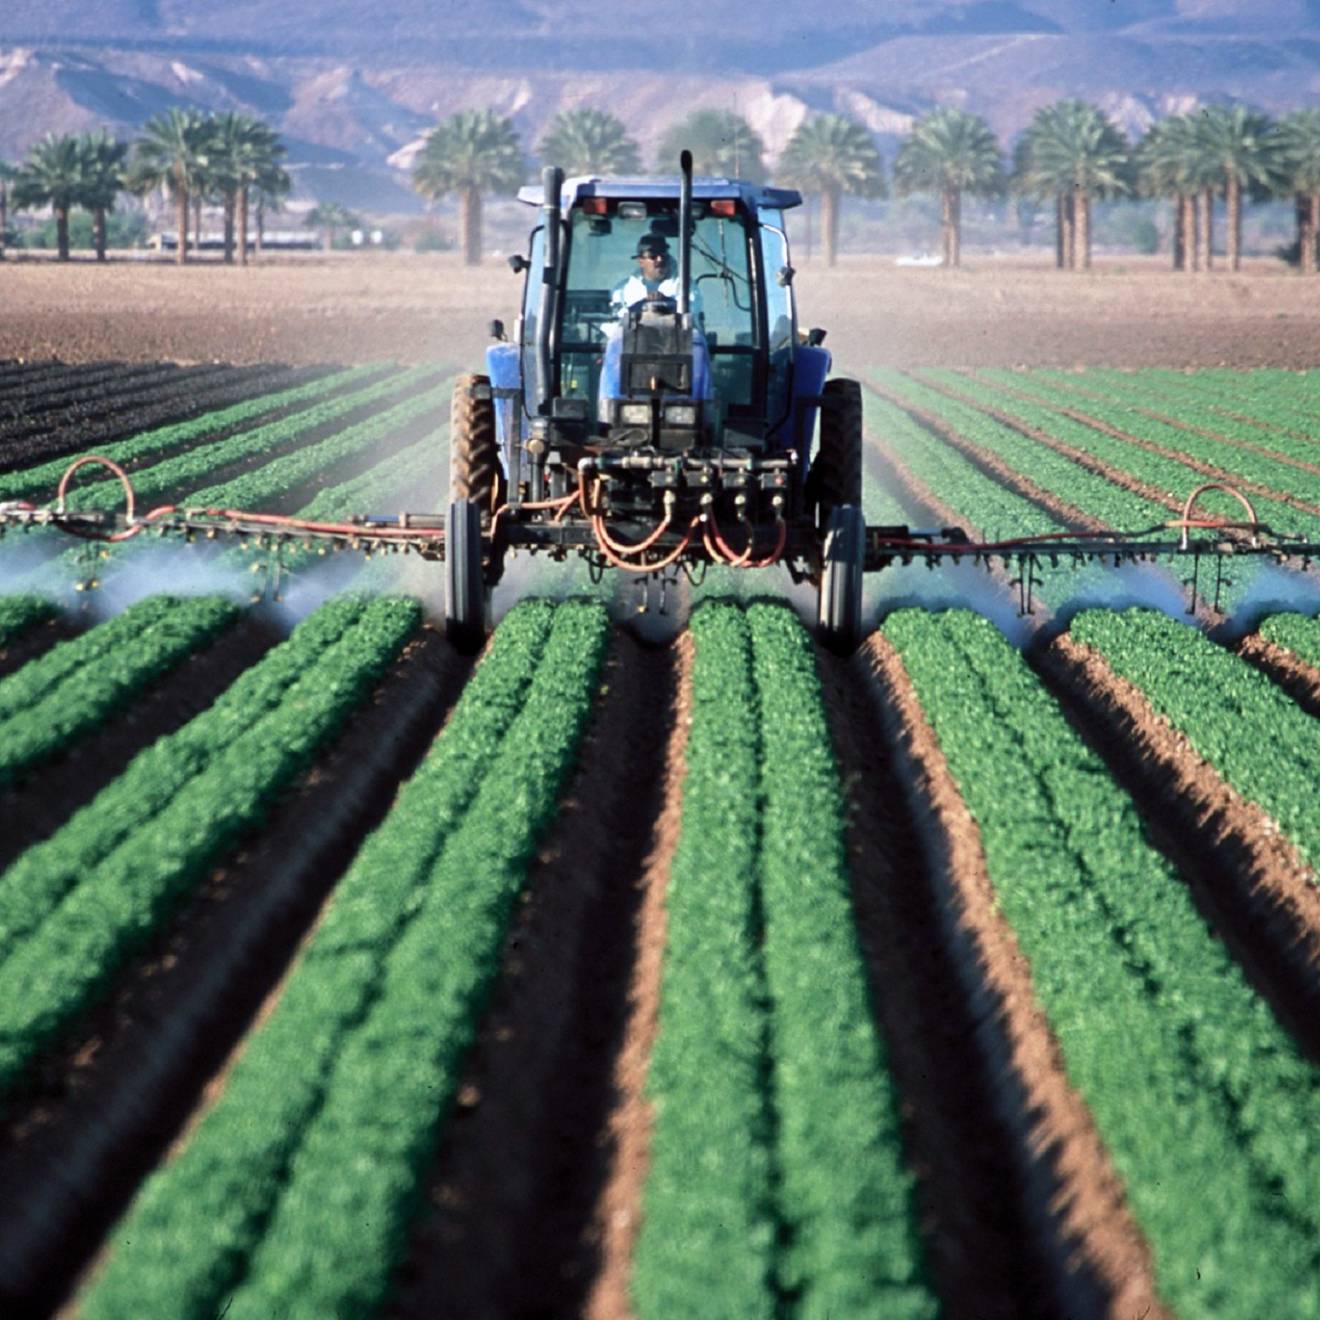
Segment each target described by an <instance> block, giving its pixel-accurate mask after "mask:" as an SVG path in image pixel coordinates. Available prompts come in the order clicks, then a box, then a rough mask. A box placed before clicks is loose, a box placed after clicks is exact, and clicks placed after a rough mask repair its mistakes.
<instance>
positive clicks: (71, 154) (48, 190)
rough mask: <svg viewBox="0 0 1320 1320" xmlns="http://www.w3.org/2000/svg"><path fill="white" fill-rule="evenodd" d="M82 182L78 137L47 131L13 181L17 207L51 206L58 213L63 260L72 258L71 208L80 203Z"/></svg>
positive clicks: (33, 147)
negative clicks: (70, 254) (70, 236)
mask: <svg viewBox="0 0 1320 1320" xmlns="http://www.w3.org/2000/svg"><path fill="white" fill-rule="evenodd" d="M83 182H84V174H83V156H82V153H81V151H79V149H78V139H77V138H75V137H71V136H69V135H68V134H65V135H63V136H61V135H60V134H58V133H47V134H46V136H45V137H44V138H42V139H41V141H40V142H38V143H36V144H35V145H34V146H32V147H30V148H29V149H28V154H27V157H26V159H25V160H24V161H23V164H22V165H21V166H19V170H18V177H17V178H16V179H15V180H14V205H15V206H19V207H34V206H49V207H50V208H51V210H52V211H53V212H54V213H55V236H56V243H57V245H58V247H59V259H60V260H61V261H68V259H69V209H70V207H72V206H74V205H75V204H76V203H77V201H78V199H79V196H80V195H81V192H82V188H83Z"/></svg>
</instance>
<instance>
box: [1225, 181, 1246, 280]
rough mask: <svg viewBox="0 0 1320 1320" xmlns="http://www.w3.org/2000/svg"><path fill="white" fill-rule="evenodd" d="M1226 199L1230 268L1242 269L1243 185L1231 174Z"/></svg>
mask: <svg viewBox="0 0 1320 1320" xmlns="http://www.w3.org/2000/svg"><path fill="white" fill-rule="evenodd" d="M1224 199H1225V201H1226V202H1227V203H1228V268H1229V270H1240V269H1241V268H1242V185H1241V184H1240V183H1239V182H1238V181H1237V178H1236V177H1235V176H1234V175H1232V174H1230V175H1228V177H1227V178H1226V179H1225V180H1224Z"/></svg>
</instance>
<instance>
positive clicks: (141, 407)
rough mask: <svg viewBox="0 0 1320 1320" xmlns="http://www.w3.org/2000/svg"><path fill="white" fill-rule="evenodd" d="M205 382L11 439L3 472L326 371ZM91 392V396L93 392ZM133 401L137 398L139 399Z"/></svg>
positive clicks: (258, 371) (188, 382)
mask: <svg viewBox="0 0 1320 1320" xmlns="http://www.w3.org/2000/svg"><path fill="white" fill-rule="evenodd" d="M207 370H208V372H209V373H210V374H209V375H208V376H206V377H205V378H204V379H200V380H194V379H191V378H189V379H185V380H178V381H176V382H172V383H171V384H169V385H168V386H164V385H162V386H159V387H157V388H156V389H154V390H149V391H145V392H139V393H140V395H141V397H138V398H137V402H125V400H126V399H128V398H129V397H130V396H129V395H117V396H116V397H115V404H114V407H113V410H111V411H109V412H105V411H102V410H101V409H100V405H99V404H98V403H97V402H95V400H92V401H89V403H88V404H87V406H86V408H85V409H84V412H83V415H82V416H80V417H78V418H73V419H69V420H65V421H61V422H56V421H54V420H50V421H48V422H47V423H45V424H43V426H42V427H41V428H40V429H39V430H38V431H37V432H35V433H34V434H30V435H28V436H26V437H24V438H22V439H15V438H12V437H11V438H9V439H6V440H4V441H3V443H0V472H10V471H14V470H16V469H18V468H23V467H31V466H32V465H33V464H36V463H42V462H46V461H48V460H50V459H53V458H60V457H62V456H63V455H65V454H76V453H79V452H80V451H83V450H90V449H95V448H96V447H97V446H98V445H104V444H111V443H113V442H114V441H116V440H123V439H126V438H128V437H129V436H133V435H138V434H140V433H141V432H143V431H150V430H152V429H153V428H154V427H157V426H164V425H167V424H169V423H173V422H185V421H190V420H191V419H192V418H194V417H199V416H201V414H203V413H206V412H211V411H214V410H215V409H218V408H227V407H229V406H230V405H231V404H235V403H242V402H243V401H244V400H245V399H250V398H252V397H253V396H254V395H259V394H264V393H266V392H267V390H268V388H269V389H282V388H284V387H285V386H286V385H292V384H296V383H298V382H300V381H302V380H305V379H308V377H309V375H315V374H321V373H323V372H324V370H325V368H313V369H311V372H309V371H308V369H307V368H302V369H300V370H299V371H298V372H296V373H286V372H285V371H283V370H282V369H278V368H277V369H276V372H275V374H274V375H272V370H271V368H270V367H269V366H262V367H222V368H215V367H212V368H208V369H207ZM89 392H90V391H89ZM132 397H137V396H136V395H134V396H132Z"/></svg>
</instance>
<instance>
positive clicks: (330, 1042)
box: [82, 602, 608, 1317]
mask: <svg viewBox="0 0 1320 1320" xmlns="http://www.w3.org/2000/svg"><path fill="white" fill-rule="evenodd" d="M607 632H608V625H607V619H606V616H605V614H604V612H603V611H602V610H600V609H599V608H598V607H594V606H589V605H584V604H578V603H570V604H568V605H564V606H561V607H559V608H558V609H555V608H553V607H551V606H549V605H547V604H545V603H541V602H534V603H528V604H525V605H523V606H520V607H519V608H518V609H516V610H514V611H513V613H511V614H510V615H509V617H508V618H507V619H506V620H505V621H504V623H503V624H502V625H501V626H500V628H499V629H498V630H497V632H496V634H495V638H494V641H493V643H492V647H491V650H490V652H489V654H488V656H487V658H486V659H485V660H484V661H483V663H482V664H481V665H480V667H479V668H478V669H477V671H476V674H475V675H474V677H473V679H472V680H471V682H470V683H469V684H468V686H467V688H466V689H465V690H464V693H463V696H462V697H461V699H460V701H459V703H458V705H457V707H456V708H455V710H454V713H453V715H452V717H451V719H450V721H449V723H448V725H447V727H446V729H445V731H444V733H443V735H442V736H441V737H440V738H439V740H438V741H437V742H436V744H435V745H434V747H433V749H432V751H431V753H430V755H429V756H428V757H427V759H426V760H425V762H424V763H423V765H422V766H421V768H420V769H419V770H418V772H417V773H416V774H415V775H414V776H413V778H412V779H411V780H410V781H409V783H408V784H407V785H406V786H405V788H404V789H403V791H402V793H401V794H400V797H399V800H398V802H397V804H396V805H395V807H394V809H393V810H392V811H391V812H390V814H389V816H387V817H386V819H385V821H384V822H383V823H382V824H381V826H380V827H379V828H378V829H377V830H376V831H375V833H374V834H373V835H371V836H370V838H369V839H368V840H367V842H366V843H365V844H364V845H363V848H362V850H361V851H360V853H359V855H358V857H357V858H356V860H355V861H354V863H353V865H352V867H351V868H350V870H349V871H348V873H347V874H346V875H345V877H344V879H343V880H342V881H341V882H340V884H339V886H338V888H337V889H336V892H335V896H334V898H333V901H332V902H331V904H330V906H329V908H328V911H327V914H326V916H325V919H324V921H323V922H322V924H321V926H320V927H319V929H318V931H317V933H316V935H315V936H314V938H313V939H312V941H311V942H310V944H309V946H308V948H307V950H306V953H305V954H304V956H303V957H302V959H301V961H300V962H299V964H298V965H297V967H296V968H295V970H294V972H293V974H292V976H291V977H290V978H289V980H288V983H287V985H286V987H285V989H284V992H283V994H282V996H281V998H280V1001H279V1004H278V1006H277V1008H276V1009H275V1011H274V1013H273V1014H272V1015H271V1016H270V1018H269V1019H268V1020H267V1021H266V1022H265V1023H264V1024H263V1025H262V1027H261V1028H260V1029H259V1030H258V1031H256V1032H255V1033H254V1034H253V1035H252V1036H251V1037H250V1038H249V1040H248V1041H247V1043H246V1044H245V1047H244V1050H243V1053H242V1056H241V1057H240V1059H239V1061H238V1064H237V1066H236V1067H235V1069H234V1071H233V1073H232V1075H231V1076H230V1078H229V1079H228V1082H227V1085H226V1088H225V1091H224V1094H223V1097H222V1098H221V1100H220V1102H219V1103H218V1104H217V1105H216V1107H215V1108H214V1109H213V1110H211V1111H210V1113H208V1114H207V1116H206V1117H205V1119H204V1120H203V1121H202V1123H201V1124H200V1125H199V1126H198V1128H197V1130H196V1131H195V1132H194V1133H193V1135H192V1137H191V1139H190V1140H189V1142H188V1144H187V1146H186V1147H185V1149H184V1150H183V1152H182V1153H181V1154H180V1156H179V1157H178V1158H177V1159H176V1160H174V1161H172V1162H171V1163H170V1164H168V1165H167V1166H165V1167H164V1168H163V1169H162V1170H161V1171H159V1172H158V1173H157V1174H155V1175H154V1176H153V1177H152V1178H151V1179H149V1180H148V1182H147V1183H146V1185H145V1186H144V1188H143V1190H142V1192H141V1193H140V1195H139V1197H138V1199H137V1201H136V1202H135V1204H134V1205H133V1207H132V1208H131V1209H130V1211H129V1213H128V1215H127V1216H126V1217H125V1219H124V1220H123V1222H122V1223H121V1224H120V1226H119V1228H118V1229H116V1230H115V1232H114V1234H113V1241H114V1244H115V1245H114V1250H113V1253H112V1254H111V1256H110V1258H109V1262H108V1266H107V1268H106V1269H105V1271H104V1272H103V1274H102V1275H101V1276H100V1277H98V1278H96V1279H94V1280H93V1282H92V1285H91V1287H90V1289H89V1291H88V1293H87V1295H86V1296H85V1298H84V1306H83V1310H82V1314H83V1315H85V1316H88V1317H108V1316H137V1315H141V1314H143V1313H144V1311H146V1312H153V1313H154V1312H155V1311H157V1310H162V1311H168V1312H169V1313H170V1314H172V1315H197V1316H200V1315H209V1314H215V1313H217V1312H218V1311H221V1310H225V1311H226V1313H227V1314H228V1315H230V1316H240V1315H254V1316H262V1317H265V1316H269V1315H282V1316H288V1317H297V1316H309V1317H310V1316H318V1317H319V1316H324V1315H366V1314H370V1313H372V1312H373V1311H374V1310H375V1309H376V1307H377V1306H378V1305H379V1303H380V1301H381V1299H382V1296H383V1294H384V1291H385V1288H386V1286H387V1283H388V1280H389V1277H390V1273H391V1270H392V1266H393V1265H394V1263H395V1261H396V1259H397V1257H398V1254H399V1251H400V1249H401V1246H402V1245H403V1242H404V1234H405V1231H406V1225H407V1219H408V1216H409V1214H410V1212H411V1210H412V1208H413V1207H414V1205H415V1204H416V1196H415V1192H414V1189H415V1186H416V1183H417V1181H418V1179H419V1178H420V1177H421V1176H422V1174H423V1172H424V1169H425V1166H426V1162H427V1160H428V1157H429V1153H430V1151H431V1149H432V1147H433V1143H434V1139H435V1134H436V1130H437V1127H438V1125H439V1124H440V1122H441V1120H442V1119H443V1117H444V1115H445V1114H446V1112H447V1111H448V1109H449V1107H450V1104H451V1102H452V1097H453V1093H454V1090H455V1088H456V1084H457V1081H458V1078H459V1069H460V1068H461V1065H462V1060H463V1056H464V1054H465V1052H466V1050H467V1048H468V1046H469V1045H470V1043H471V1041H472V1039H473V1037H474V1034H475V1031H476V1028H477V1024H478V1022H479V1018H480V1012H481V1006H482V1003H483V1001H484V999H485V996H486V994H487V992H488V989H489V986H490V985H491V983H492V980H493V978H494V976H495V974H496V972H497V971H498V967H499V959H500V950H501V947H502V943H503V937H504V931H505V927H506V925H507V921H508V916H509V912H510V909H511V906H512V903H513V901H514V898H515V897H516V895H517V893H518V891H519V889H520V888H521V885H522V882H523V876H524V874H525V869H526V865H527V862H528V861H529V860H530V858H531V856H532V854H533V850H534V848H535V845H536V842H537V839H538V837H539V835H540V833H541V831H542V830H543V829H544V827H545V825H546V823H547V822H548V820H549V819H550V818H551V815H552V813H553V810H554V807H555V803H556V801H557V796H558V791H559V787H560V785H561V783H562V781H563V778H564V775H565V773H566V772H567V769H568V767H569V765H570V764H571V761H572V758H573V755H574V751H575V748H576V746H577V742H578V739H579V736H580V732H581V730H582V728H583V727H584V724H585V720H586V717H587V714H588V711H589V709H590V706H591V702H592V699H593V697H594V694H595V687H596V676H597V674H598V671H599V665H600V660H601V657H602V654H603V649H604V644H605V640H606V636H607Z"/></svg>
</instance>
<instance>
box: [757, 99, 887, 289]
mask: <svg viewBox="0 0 1320 1320" xmlns="http://www.w3.org/2000/svg"><path fill="white" fill-rule="evenodd" d="M779 174H780V177H781V178H782V179H783V180H784V182H785V183H787V184H790V185H791V186H793V187H797V188H808V189H811V190H813V191H816V192H819V193H820V227H821V235H822V242H823V243H824V246H825V264H826V265H827V266H833V265H834V263H835V259H836V256H837V253H838V244H839V202H840V199H841V198H842V196H843V194H844V193H851V194H852V195H853V196H855V197H882V196H884V192H885V174H884V166H883V164H882V163H881V160H880V153H879V152H878V151H877V150H876V147H875V141H874V139H873V138H872V137H871V135H870V134H869V133H868V132H867V131H866V129H864V128H863V127H862V126H861V125H860V124H856V123H854V122H853V121H852V120H851V119H845V118H844V117H843V116H842V115H817V116H816V117H815V118H813V119H805V120H803V121H802V123H801V124H799V125H798V127H797V131H796V132H795V133H794V134H793V136H792V137H791V138H790V139H789V141H788V146H786V147H785V148H784V154H783V155H782V156H781V157H780V158H779Z"/></svg>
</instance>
